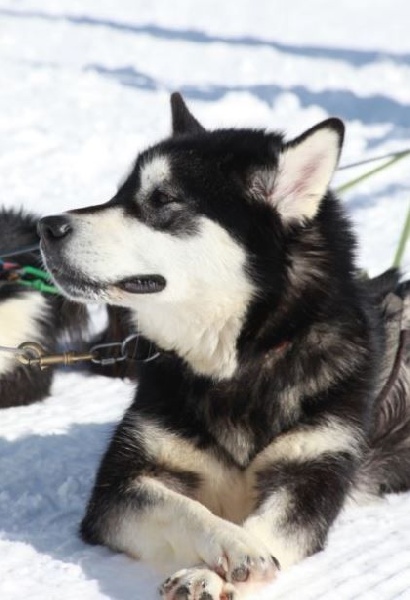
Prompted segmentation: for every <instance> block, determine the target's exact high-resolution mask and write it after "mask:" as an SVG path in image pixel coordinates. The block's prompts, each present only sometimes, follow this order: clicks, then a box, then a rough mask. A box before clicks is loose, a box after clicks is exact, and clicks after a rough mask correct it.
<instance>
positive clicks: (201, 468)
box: [138, 420, 254, 523]
mask: <svg viewBox="0 0 410 600" xmlns="http://www.w3.org/2000/svg"><path fill="white" fill-rule="evenodd" d="M138 429H139V433H140V435H142V440H141V441H143V445H144V447H145V448H146V451H147V452H148V453H149V455H150V456H151V457H152V458H153V459H154V460H155V463H156V465H157V467H158V472H159V473H160V472H161V470H163V472H164V473H167V472H168V473H170V472H172V473H175V472H185V473H193V474H195V475H196V476H197V478H198V484H197V485H196V486H195V489H192V490H191V491H190V492H189V495H191V496H192V497H194V498H195V499H196V500H198V501H199V502H201V503H202V504H204V505H205V506H206V507H207V508H208V509H209V510H211V511H212V512H213V513H214V514H216V515H218V516H221V517H223V518H225V519H228V520H230V521H233V522H236V523H240V522H242V521H243V520H244V519H245V518H246V516H247V515H249V513H250V512H251V509H252V505H253V502H254V498H253V493H254V474H253V473H252V469H251V468H250V467H248V468H246V469H243V470H242V469H240V468H238V467H235V466H234V465H233V463H232V461H229V460H227V459H226V458H225V459H224V457H223V454H224V451H225V452H229V451H228V448H230V450H231V452H229V454H231V456H232V457H233V455H234V454H236V457H237V458H236V459H235V461H237V462H238V464H242V462H243V461H244V462H247V461H248V453H249V442H248V436H246V435H245V433H244V432H240V431H239V430H238V431H235V432H232V431H230V432H229V431H228V432H226V433H228V435H225V436H222V437H220V438H219V439H224V442H225V447H224V446H223V445H222V444H220V446H221V448H224V451H222V452H221V451H220V449H219V450H218V448H217V446H216V445H215V446H214V447H208V448H206V449H202V448H201V447H198V445H197V444H196V443H194V442H193V441H191V440H188V439H186V438H184V437H181V436H180V435H178V434H177V433H175V432H171V431H169V430H166V429H164V428H162V427H159V426H158V425H156V424H155V423H153V422H152V421H151V422H149V421H146V420H144V422H143V423H140V425H139V427H138ZM219 433H220V434H221V435H222V434H223V431H221V432H219ZM239 459H241V460H239ZM159 477H161V475H159Z"/></svg>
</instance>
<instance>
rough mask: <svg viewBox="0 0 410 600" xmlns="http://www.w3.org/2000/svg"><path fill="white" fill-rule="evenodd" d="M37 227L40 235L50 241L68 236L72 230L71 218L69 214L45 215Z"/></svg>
mask: <svg viewBox="0 0 410 600" xmlns="http://www.w3.org/2000/svg"><path fill="white" fill-rule="evenodd" d="M37 229H38V233H39V235H40V236H41V237H42V238H45V239H46V240H49V241H53V240H59V239H61V238H63V237H66V236H67V235H68V234H69V233H70V232H71V231H72V227H71V224H70V220H69V217H68V216H67V215H52V216H51V217H43V218H42V219H40V221H39V222H38V227H37Z"/></svg>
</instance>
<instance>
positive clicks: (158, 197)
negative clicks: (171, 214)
mask: <svg viewBox="0 0 410 600" xmlns="http://www.w3.org/2000/svg"><path fill="white" fill-rule="evenodd" d="M151 199H152V201H153V202H154V203H155V204H157V205H158V206H164V205H165V204H172V203H173V202H178V198H176V197H175V196H172V195H171V194H167V193H166V192H163V191H161V190H155V192H154V193H153V194H152V197H151Z"/></svg>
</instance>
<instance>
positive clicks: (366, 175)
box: [337, 150, 410, 194]
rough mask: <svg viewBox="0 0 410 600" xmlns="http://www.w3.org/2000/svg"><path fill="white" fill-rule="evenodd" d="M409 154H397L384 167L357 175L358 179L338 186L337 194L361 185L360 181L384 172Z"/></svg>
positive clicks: (409, 152)
mask: <svg viewBox="0 0 410 600" xmlns="http://www.w3.org/2000/svg"><path fill="white" fill-rule="evenodd" d="M409 154H410V151H409V150H406V151H405V152H402V153H401V154H397V155H396V156H394V157H393V158H392V159H391V160H389V161H388V162H386V163H384V165H380V167H376V168H375V169H371V170H370V171H367V172H366V173H363V175H359V177H355V178H354V179H351V180H350V181H348V182H347V183H344V184H343V185H340V186H339V187H338V188H337V192H338V193H339V194H342V193H343V192H347V190H350V189H351V188H352V187H354V186H356V185H358V184H359V183H362V181H365V180H366V179H368V178H369V177H371V176H372V175H375V174H376V173H380V171H384V169H387V168H388V167H391V166H392V165H393V164H394V163H396V162H398V161H399V160H401V159H402V158H405V157H406V156H408V155H409Z"/></svg>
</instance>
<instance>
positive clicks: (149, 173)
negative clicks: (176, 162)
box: [139, 156, 171, 195]
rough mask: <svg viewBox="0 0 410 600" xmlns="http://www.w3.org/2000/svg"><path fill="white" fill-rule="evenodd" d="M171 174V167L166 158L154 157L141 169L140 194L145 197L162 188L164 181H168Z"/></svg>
mask: <svg viewBox="0 0 410 600" xmlns="http://www.w3.org/2000/svg"><path fill="white" fill-rule="evenodd" d="M170 174H171V169H170V165H169V162H168V160H167V159H166V158H165V156H154V158H153V159H152V160H150V161H148V162H146V163H145V164H144V165H142V167H141V171H140V178H141V185H140V189H139V192H140V193H141V194H143V195H148V194H149V193H150V192H151V191H153V190H154V189H155V188H156V187H158V186H160V185H161V183H162V182H163V181H164V180H166V179H168V178H169V177H170Z"/></svg>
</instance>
